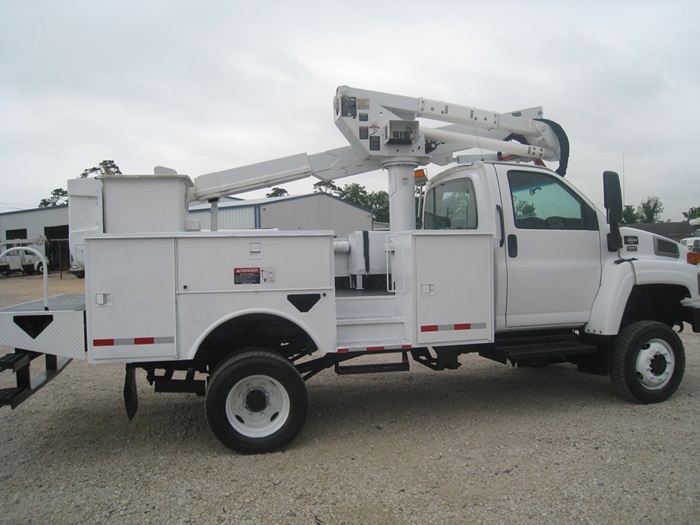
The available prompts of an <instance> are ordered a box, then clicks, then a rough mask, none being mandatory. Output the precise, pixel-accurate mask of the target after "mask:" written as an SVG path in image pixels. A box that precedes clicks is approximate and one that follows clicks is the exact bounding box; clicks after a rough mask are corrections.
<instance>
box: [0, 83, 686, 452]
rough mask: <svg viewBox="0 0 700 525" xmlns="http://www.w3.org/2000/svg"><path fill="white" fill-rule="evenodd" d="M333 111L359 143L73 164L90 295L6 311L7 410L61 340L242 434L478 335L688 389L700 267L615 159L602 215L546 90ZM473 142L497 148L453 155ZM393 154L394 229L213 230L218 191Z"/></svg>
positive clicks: (490, 342) (285, 437)
mask: <svg viewBox="0 0 700 525" xmlns="http://www.w3.org/2000/svg"><path fill="white" fill-rule="evenodd" d="M334 114H335V122H336V124H337V126H338V128H339V129H340V130H341V132H342V133H343V135H344V136H345V137H346V139H348V141H349V142H350V146H349V147H344V148H339V149H336V150H332V151H328V152H325V153H321V154H316V155H306V154H301V155H295V156H292V157H286V158H282V159H277V160H273V161H267V162H263V163H260V164H256V165H251V166H245V167H241V168H235V169H232V170H227V171H222V172H218V173H212V174H207V175H202V176H200V177H197V178H195V179H194V180H191V179H190V178H189V177H187V176H183V175H178V174H176V173H175V172H174V171H173V170H169V169H166V168H156V170H155V171H156V173H155V175H148V176H104V177H98V178H97V179H77V180H73V181H70V182H69V186H68V189H69V193H70V227H71V241H70V243H71V252H72V257H73V258H74V260H75V261H76V262H77V263H78V264H81V265H83V266H84V268H85V277H86V281H85V285H86V286H85V294H84V296H83V295H80V296H57V297H52V298H50V299H48V300H47V301H45V302H44V303H41V302H37V303H29V304H25V305H20V306H17V307H12V308H6V309H4V310H1V311H0V344H2V345H5V346H9V347H13V348H17V350H16V351H15V353H12V354H8V356H6V357H5V358H4V359H3V360H2V366H4V367H5V368H8V369H10V370H14V371H16V373H17V375H18V381H17V382H18V385H17V388H16V389H8V391H6V392H5V393H4V396H3V397H2V400H4V401H3V402H4V403H5V404H8V405H11V406H13V407H14V406H16V405H17V404H18V403H19V402H21V400H23V399H24V398H26V397H27V396H28V395H29V394H31V393H32V392H33V391H34V390H35V389H36V387H37V386H38V385H39V384H40V382H38V381H35V382H34V383H32V382H31V381H30V379H29V372H28V367H29V361H30V360H31V359H32V358H34V357H37V356H41V355H45V356H46V359H47V370H48V372H47V373H46V374H45V377H43V379H48V378H50V377H52V376H53V375H55V373H57V372H58V371H60V369H61V368H62V367H63V366H65V364H66V363H67V361H68V360H69V359H83V358H87V360H88V361H89V362H91V363H95V364H99V363H115V362H120V363H125V364H126V379H125V388H124V396H125V403H126V409H127V414H128V416H129V418H132V417H133V416H134V414H135V412H136V409H137V396H136V383H135V382H136V375H135V371H136V369H143V370H145V372H146V377H147V380H148V381H149V382H150V383H152V384H153V385H154V386H155V389H156V391H168V392H193V393H197V394H200V395H205V396H206V400H205V406H206V415H207V420H208V422H209V425H210V427H211V429H212V431H213V432H214V434H215V435H216V437H217V438H218V439H219V440H220V441H221V442H222V443H224V444H225V445H226V446H228V447H230V448H232V449H234V450H237V451H240V452H244V453H250V452H264V451H269V450H273V449H278V448H280V447H283V446H285V445H287V444H288V443H290V442H291V441H292V440H293V439H294V438H295V437H296V436H297V434H298V433H299V432H300V431H301V430H302V427H303V426H304V422H305V419H306V416H307V411H308V396H307V389H306V386H305V381H306V380H308V379H309V378H310V377H312V376H313V375H315V374H316V373H318V372H320V371H322V370H324V369H326V368H330V367H334V368H335V371H336V372H338V373H343V374H350V373H380V372H390V371H400V370H407V369H408V367H409V357H410V358H412V359H413V360H414V361H416V362H418V363H420V364H423V365H425V366H428V367H430V368H432V369H435V370H444V369H456V368H457V367H459V366H460V362H459V356H460V355H461V354H466V353H478V354H479V355H481V356H484V357H486V358H489V359H494V360H497V361H500V362H503V363H506V362H510V363H512V364H515V365H518V366H533V365H538V366H539V365H544V364H549V363H560V362H570V363H574V364H575V365H577V367H578V369H579V370H581V371H586V372H592V373H596V374H607V375H610V376H611V378H612V382H613V385H614V387H615V390H616V391H617V392H618V393H619V394H620V395H622V396H623V397H625V398H627V399H630V400H632V401H637V402H641V403H655V402H660V401H664V400H665V399H667V398H668V397H669V396H671V395H672V394H673V392H674V391H675V390H676V389H677V388H678V386H679V384H680V382H681V379H682V376H683V370H684V360H685V359H684V349H683V345H682V343H681V341H680V339H679V337H678V335H677V333H676V331H675V330H674V328H676V329H679V330H680V329H683V327H684V326H687V325H690V326H691V327H692V329H693V330H694V331H696V332H698V331H700V296H699V292H700V290H699V289H698V288H699V287H700V272H699V270H698V267H697V266H695V265H692V264H688V262H687V261H686V253H685V249H684V248H682V247H681V246H680V245H679V244H677V243H675V242H672V241H670V240H667V239H665V238H662V237H659V236H656V235H653V234H651V233H645V232H642V231H637V230H632V229H629V228H620V227H618V222H619V221H620V219H621V211H622V204H621V198H620V186H619V182H618V178H617V175H616V174H614V173H612V172H606V173H605V174H604V191H605V206H606V208H607V217H606V214H604V213H602V212H600V211H598V210H597V209H596V208H595V206H594V205H593V204H592V203H591V202H590V200H588V199H587V198H586V197H585V196H584V195H582V194H581V193H580V192H579V191H578V190H577V189H576V188H574V187H573V186H572V185H571V184H570V183H569V182H568V181H567V180H566V179H565V178H564V175H565V172H566V164H567V160H568V149H569V145H568V141H567V138H566V135H565V134H564V132H563V130H562V129H561V127H559V126H558V125H557V124H555V123H554V122H551V121H548V120H544V119H542V110H541V108H532V109H527V110H522V111H517V112H512V113H505V114H499V113H495V112H492V111H483V110H479V109H476V108H471V107H464V106H459V105H456V104H448V103H444V102H440V101H435V100H427V99H423V98H410V97H404V96H396V95H391V94H386V93H378V92H373V91H367V90H362V89H355V88H351V87H347V86H341V87H339V88H338V90H337V93H336V96H335V98H334ZM430 120H437V121H440V122H445V123H447V125H442V126H441V127H424V126H423V124H424V122H425V121H430ZM470 148H478V149H479V151H483V150H491V151H494V152H497V153H494V154H493V155H486V154H483V153H480V154H479V155H478V157H475V158H469V157H464V156H457V157H456V156H455V154H456V153H457V152H460V151H464V150H466V149H470ZM545 160H546V161H554V162H558V163H559V166H558V169H557V170H556V172H555V171H551V170H550V169H547V168H546V167H544V164H543V161H545ZM530 161H534V163H531V162H530ZM429 163H432V164H437V165H441V166H442V165H447V164H456V165H455V166H453V167H451V168H449V169H447V170H446V171H444V172H443V173H441V174H439V175H437V176H435V177H434V178H433V179H432V180H430V181H429V182H427V184H425V186H424V187H423V188H422V193H421V197H420V198H419V200H420V202H422V203H423V209H422V211H421V213H420V216H419V217H418V221H416V213H415V202H416V183H415V175H414V171H415V170H416V168H419V167H420V166H424V165H427V164H429ZM380 169H382V170H385V171H386V172H387V174H388V189H389V194H390V206H391V210H390V225H391V230H390V231H388V232H355V233H354V234H352V235H350V236H349V238H348V239H336V238H334V236H333V232H331V231H291V232H290V231H276V230H247V231H218V227H217V222H218V221H217V204H216V203H217V199H218V198H219V197H221V196H224V195H229V194H234V193H240V192H244V191H249V190H253V189H257V188H263V187H267V186H271V185H279V184H281V183H284V182H287V181H292V180H296V179H300V178H302V177H308V176H315V177H317V178H319V179H322V180H332V179H333V180H334V179H338V178H340V177H343V176H348V175H354V174H358V173H364V172H371V171H375V170H380ZM193 201H201V202H207V201H208V202H211V203H212V211H211V213H212V230H211V231H200V230H199V228H198V225H197V224H196V223H194V222H193V221H191V220H189V219H188V218H187V209H188V204H189V203H190V202H193ZM417 222H418V224H417ZM134 254H138V257H135V256H134ZM144 261H146V262H147V264H144ZM378 354H383V355H382V356H378ZM386 354H392V355H394V356H395V359H393V360H392V359H387V358H386ZM357 357H365V359H364V360H363V364H360V365H353V364H348V363H349V362H351V361H352V360H353V359H354V358H357ZM376 357H382V358H381V359H378V360H377V362H373V361H372V360H371V359H370V358H376ZM368 359H370V360H369V361H368ZM10 390H11V391H10Z"/></svg>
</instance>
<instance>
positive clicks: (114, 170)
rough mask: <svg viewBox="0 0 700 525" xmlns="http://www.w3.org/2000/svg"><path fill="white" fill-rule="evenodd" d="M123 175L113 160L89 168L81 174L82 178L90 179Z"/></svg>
mask: <svg viewBox="0 0 700 525" xmlns="http://www.w3.org/2000/svg"><path fill="white" fill-rule="evenodd" d="M93 174H94V175H97V176H98V177H99V176H100V175H121V174H122V171H121V170H120V169H119V166H117V165H116V164H115V163H114V161H113V160H103V161H102V162H100V163H99V164H98V165H97V166H94V167H92V168H88V169H86V170H85V171H83V172H82V173H81V174H80V177H81V178H83V179H84V178H85V177H89V176H90V175H93Z"/></svg>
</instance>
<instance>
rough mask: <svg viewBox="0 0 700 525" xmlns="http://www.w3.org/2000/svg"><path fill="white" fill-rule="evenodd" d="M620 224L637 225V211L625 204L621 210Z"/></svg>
mask: <svg viewBox="0 0 700 525" xmlns="http://www.w3.org/2000/svg"><path fill="white" fill-rule="evenodd" d="M622 222H624V223H625V224H637V223H638V222H639V216H638V215H637V211H636V210H635V209H634V206H632V205H631V204H625V207H624V208H623V209H622Z"/></svg>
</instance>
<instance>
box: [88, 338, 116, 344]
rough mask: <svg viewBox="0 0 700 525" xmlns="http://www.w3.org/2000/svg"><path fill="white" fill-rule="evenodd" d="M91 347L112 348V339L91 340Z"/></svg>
mask: <svg viewBox="0 0 700 525" xmlns="http://www.w3.org/2000/svg"><path fill="white" fill-rule="evenodd" d="M92 346H114V339H93V340H92Z"/></svg>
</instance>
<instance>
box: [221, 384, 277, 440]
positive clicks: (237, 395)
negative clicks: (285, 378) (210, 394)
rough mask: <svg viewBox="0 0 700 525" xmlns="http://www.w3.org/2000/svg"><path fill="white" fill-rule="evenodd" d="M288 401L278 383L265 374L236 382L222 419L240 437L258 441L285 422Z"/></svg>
mask: <svg viewBox="0 0 700 525" xmlns="http://www.w3.org/2000/svg"><path fill="white" fill-rule="evenodd" d="M290 411H291V401H290V399H289V394H287V391H286V390H285V389H284V387H283V386H282V384H281V383H279V382H278V381H277V380H276V379H274V378H272V377H270V376H266V375H255V376H249V377H248V378H246V379H243V380H241V381H239V382H238V383H236V384H235V385H234V386H233V388H231V391H230V392H229V394H228V397H227V399H226V417H227V418H228V420H229V423H230V424H231V426H232V427H233V428H234V429H235V430H236V431H237V432H239V433H241V434H242V435H244V436H247V437H251V438H262V437H266V436H270V435H272V434H274V433H275V432H277V431H278V430H279V429H280V428H281V427H282V426H284V424H285V423H286V422H287V420H288V419H289V415H290Z"/></svg>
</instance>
